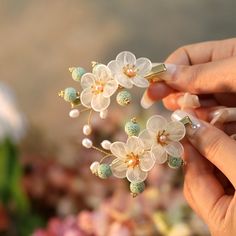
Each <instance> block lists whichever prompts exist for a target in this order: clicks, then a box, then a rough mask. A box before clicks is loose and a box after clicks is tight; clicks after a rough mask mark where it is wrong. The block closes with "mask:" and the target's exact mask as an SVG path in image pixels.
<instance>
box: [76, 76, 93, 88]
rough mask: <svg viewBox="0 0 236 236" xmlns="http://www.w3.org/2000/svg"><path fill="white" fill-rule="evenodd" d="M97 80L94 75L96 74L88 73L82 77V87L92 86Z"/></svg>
mask: <svg viewBox="0 0 236 236" xmlns="http://www.w3.org/2000/svg"><path fill="white" fill-rule="evenodd" d="M95 80H96V77H95V76H94V74H92V73H86V74H84V75H83V76H82V78H81V82H80V84H81V87H82V88H83V89H86V88H91V86H92V85H93V84H94V82H95Z"/></svg>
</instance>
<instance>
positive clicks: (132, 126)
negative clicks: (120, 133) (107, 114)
mask: <svg viewBox="0 0 236 236" xmlns="http://www.w3.org/2000/svg"><path fill="white" fill-rule="evenodd" d="M139 132H140V126H139V124H138V123H136V121H134V120H131V121H129V122H127V123H126V124H125V133H126V134H127V135H128V136H137V135H138V134H139Z"/></svg>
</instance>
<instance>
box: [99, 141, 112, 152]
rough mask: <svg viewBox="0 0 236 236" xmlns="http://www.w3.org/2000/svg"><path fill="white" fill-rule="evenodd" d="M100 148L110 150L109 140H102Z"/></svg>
mask: <svg viewBox="0 0 236 236" xmlns="http://www.w3.org/2000/svg"><path fill="white" fill-rule="evenodd" d="M101 146H102V147H103V148H104V149H105V150H110V147H111V142H110V141H109V140H103V141H102V142H101Z"/></svg>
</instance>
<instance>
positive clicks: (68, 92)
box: [59, 51, 193, 196]
mask: <svg viewBox="0 0 236 236" xmlns="http://www.w3.org/2000/svg"><path fill="white" fill-rule="evenodd" d="M166 70H167V69H166V67H165V64H157V65H155V66H153V64H152V63H151V61H150V60H149V59H148V58H144V57H142V58H138V59H136V57H135V55H134V54H132V53H131V52H128V51H125V52H121V53H119V54H118V55H117V57H116V59H115V60H112V61H110V62H109V63H108V64H107V65H104V64H100V63H96V62H92V72H89V73H87V72H86V71H85V69H83V68H81V67H71V68H69V71H70V72H71V73H72V78H73V80H75V81H76V82H79V84H80V86H79V89H75V88H66V89H64V90H63V91H61V92H59V96H60V97H62V98H64V100H65V101H66V102H69V103H70V104H71V108H72V110H71V111H70V112H69V116H70V117H71V118H77V117H79V115H80V113H82V112H86V111H89V113H88V119H87V123H86V124H85V125H84V126H83V134H84V135H85V136H89V135H91V134H92V131H93V129H92V126H91V117H92V115H93V114H94V113H93V112H96V113H99V116H100V118H101V119H106V117H107V114H108V110H109V105H110V101H111V97H112V96H114V95H115V94H116V101H117V103H118V105H120V106H127V105H129V104H130V103H131V102H132V95H131V93H130V91H128V90H130V89H131V88H132V87H133V86H137V87H140V88H146V87H148V86H149V84H150V82H153V81H156V80H157V79H156V78H157V77H156V76H157V75H158V74H159V73H165V71H166ZM186 125H193V124H192V122H191V120H190V118H189V117H187V116H186V117H184V118H183V119H182V120H180V121H170V122H167V120H166V119H165V118H164V117H162V116H160V115H154V116H152V117H150V118H149V119H148V121H147V122H146V129H144V130H142V131H140V126H139V124H138V123H137V120H136V118H133V119H131V120H130V121H129V122H127V123H126V124H125V127H124V131H125V133H126V134H127V140H126V142H120V141H114V142H111V141H109V140H103V141H102V142H101V148H100V147H97V146H95V145H94V144H93V142H92V140H91V139H89V138H88V137H86V138H84V139H83V140H82V145H83V146H84V147H85V148H87V149H95V150H97V151H98V152H100V153H101V154H102V158H101V160H100V161H95V162H93V163H92V164H91V166H90V170H91V172H92V173H93V174H95V175H96V176H98V177H100V178H102V179H106V178H109V177H110V176H114V177H117V178H127V180H128V181H129V182H130V191H131V194H132V195H133V196H136V195H137V194H139V193H141V192H143V191H144V188H145V184H144V181H145V180H146V178H147V176H148V172H149V171H150V170H151V169H152V168H153V167H154V165H155V164H163V163H166V162H167V163H168V166H169V167H171V168H178V167H180V166H182V165H183V159H182V157H183V154H184V148H183V146H182V144H181V143H180V141H181V140H182V139H183V138H184V136H185V133H186V130H185V126H186Z"/></svg>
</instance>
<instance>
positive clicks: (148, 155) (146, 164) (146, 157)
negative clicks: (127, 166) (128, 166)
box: [139, 152, 156, 171]
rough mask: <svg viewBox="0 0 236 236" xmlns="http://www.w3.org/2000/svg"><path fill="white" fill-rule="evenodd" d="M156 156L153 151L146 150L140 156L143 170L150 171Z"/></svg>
mask: <svg viewBox="0 0 236 236" xmlns="http://www.w3.org/2000/svg"><path fill="white" fill-rule="evenodd" d="M155 161H156V160H155V157H154V156H153V154H152V152H145V153H144V154H143V155H142V157H141V158H140V165H139V166H140V168H141V170H143V171H149V170H151V169H152V168H153V166H154V165H155Z"/></svg>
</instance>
